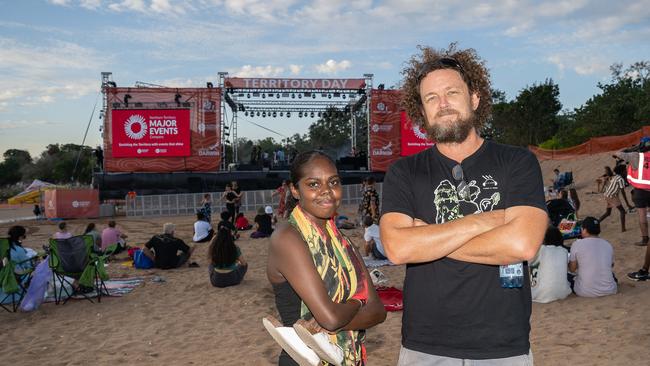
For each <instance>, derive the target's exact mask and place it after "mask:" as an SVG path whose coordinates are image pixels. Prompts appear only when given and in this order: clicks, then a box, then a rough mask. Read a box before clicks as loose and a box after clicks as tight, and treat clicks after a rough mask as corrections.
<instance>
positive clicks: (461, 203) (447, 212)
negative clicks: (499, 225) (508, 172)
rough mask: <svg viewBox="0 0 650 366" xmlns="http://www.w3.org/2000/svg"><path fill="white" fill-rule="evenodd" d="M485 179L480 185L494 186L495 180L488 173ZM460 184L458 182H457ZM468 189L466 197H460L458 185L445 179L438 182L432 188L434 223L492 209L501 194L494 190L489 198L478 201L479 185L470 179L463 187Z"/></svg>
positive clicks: (495, 184) (495, 185)
mask: <svg viewBox="0 0 650 366" xmlns="http://www.w3.org/2000/svg"><path fill="white" fill-rule="evenodd" d="M483 179H484V180H485V181H484V182H483V184H481V186H483V187H484V188H486V187H489V188H492V189H494V188H496V187H497V186H498V184H497V182H496V181H495V180H494V179H493V178H492V177H491V176H489V175H484V176H483ZM459 185H460V183H459ZM463 189H465V190H468V191H469V195H468V197H466V199H462V198H461V197H460V194H459V189H458V186H455V185H454V184H453V183H452V182H451V181H449V180H448V179H445V180H443V181H441V182H440V183H439V184H438V187H436V189H435V190H434V199H433V202H434V205H435V212H436V224H443V223H445V222H448V221H452V220H455V219H458V218H461V217H463V216H465V215H471V214H475V213H481V212H485V211H492V208H493V207H494V206H496V205H497V204H499V201H500V200H501V194H500V193H499V192H494V193H492V195H491V196H490V197H489V198H487V197H486V198H482V199H480V201H478V203H477V200H478V199H479V196H480V195H481V187H479V186H478V185H477V184H476V181H475V180H472V181H470V182H469V183H468V184H467V185H466V186H465V188H463Z"/></svg>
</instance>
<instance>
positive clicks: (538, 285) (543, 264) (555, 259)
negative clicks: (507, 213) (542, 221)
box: [530, 225, 571, 303]
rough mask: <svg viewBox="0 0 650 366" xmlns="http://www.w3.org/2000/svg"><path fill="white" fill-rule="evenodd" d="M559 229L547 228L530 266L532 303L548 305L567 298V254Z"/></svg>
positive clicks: (569, 289) (568, 286) (568, 287)
mask: <svg viewBox="0 0 650 366" xmlns="http://www.w3.org/2000/svg"><path fill="white" fill-rule="evenodd" d="M563 244H564V239H563V238H562V233H561V232H560V229H558V228H556V227H555V226H552V225H551V226H549V227H548V228H547V229H546V235H544V242H543V243H542V246H541V247H540V248H539V252H538V253H537V255H536V256H535V258H534V259H533V261H532V262H531V264H530V290H531V296H532V299H533V301H534V302H539V303H548V302H551V301H556V300H561V299H564V298H566V297H567V296H569V294H570V293H571V287H570V285H569V280H568V279H567V270H568V267H567V264H568V263H569V260H568V257H569V252H568V251H567V249H566V248H565V247H564V245H563Z"/></svg>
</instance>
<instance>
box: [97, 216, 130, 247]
mask: <svg viewBox="0 0 650 366" xmlns="http://www.w3.org/2000/svg"><path fill="white" fill-rule="evenodd" d="M116 225H117V224H116V223H115V220H110V221H109V222H108V227H107V228H105V229H104V230H102V251H105V250H106V248H108V247H109V246H111V245H113V244H117V249H116V250H115V251H114V252H113V254H116V253H119V252H121V251H123V250H124V249H126V238H128V236H127V235H126V234H124V233H122V232H121V231H120V230H118V229H117V228H116V227H115V226H116Z"/></svg>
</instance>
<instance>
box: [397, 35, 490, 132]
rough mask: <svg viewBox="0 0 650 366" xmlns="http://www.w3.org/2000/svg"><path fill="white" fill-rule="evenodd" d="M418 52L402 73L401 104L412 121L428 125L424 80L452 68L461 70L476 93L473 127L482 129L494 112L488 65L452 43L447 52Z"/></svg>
mask: <svg viewBox="0 0 650 366" xmlns="http://www.w3.org/2000/svg"><path fill="white" fill-rule="evenodd" d="M418 49H419V50H420V51H421V54H420V55H414V56H412V57H411V59H410V60H408V61H407V63H406V68H404V70H402V75H403V77H404V79H403V81H402V90H403V98H402V105H403V107H404V109H405V110H406V113H407V114H408V116H409V118H410V119H411V121H413V123H414V124H415V125H418V126H423V125H425V116H424V115H423V114H422V99H421V96H420V82H421V81H422V79H423V78H424V77H425V76H426V74H428V73H430V72H433V71H436V70H440V69H452V70H456V71H458V73H459V74H460V76H461V77H462V78H463V80H464V81H465V84H467V87H468V89H469V93H470V95H471V94H473V93H476V94H477V95H478V97H479V98H480V102H479V105H478V108H477V109H476V119H475V126H474V127H476V129H477V130H480V128H481V127H483V124H484V123H485V122H486V121H487V120H488V118H489V116H490V114H491V113H492V91H491V89H490V74H489V72H488V70H487V67H486V66H485V62H484V61H483V60H481V58H480V57H479V56H478V55H477V54H476V51H475V50H474V49H472V48H469V49H465V50H459V49H458V48H457V44H456V43H455V42H454V43H451V44H450V45H449V47H448V48H447V49H446V50H445V49H440V50H435V49H433V48H431V47H427V46H418Z"/></svg>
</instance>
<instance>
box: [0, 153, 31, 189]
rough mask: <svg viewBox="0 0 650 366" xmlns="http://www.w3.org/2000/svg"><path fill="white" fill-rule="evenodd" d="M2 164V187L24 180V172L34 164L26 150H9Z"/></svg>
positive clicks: (0, 164)
mask: <svg viewBox="0 0 650 366" xmlns="http://www.w3.org/2000/svg"><path fill="white" fill-rule="evenodd" d="M3 157H4V161H3V162H1V163H0V186H5V185H10V184H15V183H18V182H20V181H21V180H22V174H23V173H22V172H23V170H24V169H25V168H26V167H27V166H28V165H29V164H31V162H32V157H31V156H30V155H29V152H27V151H25V150H17V149H9V150H7V151H5V152H4V154H3Z"/></svg>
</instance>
